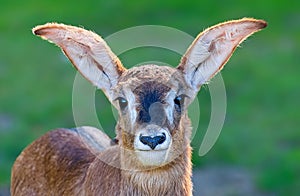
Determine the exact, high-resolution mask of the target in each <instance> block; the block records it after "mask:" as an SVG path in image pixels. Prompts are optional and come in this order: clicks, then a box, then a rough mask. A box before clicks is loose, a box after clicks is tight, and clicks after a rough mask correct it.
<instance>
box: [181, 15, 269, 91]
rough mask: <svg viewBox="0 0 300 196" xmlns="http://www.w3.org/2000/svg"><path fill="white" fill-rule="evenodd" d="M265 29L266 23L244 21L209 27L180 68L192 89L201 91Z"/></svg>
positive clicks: (193, 45) (192, 45)
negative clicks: (238, 49)
mask: <svg viewBox="0 0 300 196" xmlns="http://www.w3.org/2000/svg"><path fill="white" fill-rule="evenodd" d="M266 26H267V23H266V22H265V21H263V20H256V19H251V18H243V19H240V20H232V21H228V22H224V23H220V24H217V25H215V26H213V27H210V28H208V29H206V30H205V31H203V32H202V33H200V34H199V35H198V36H197V38H196V39H195V40H194V42H193V43H192V44H191V46H190V47H189V48H188V50H187V52H186V53H185V55H184V56H183V57H182V59H181V63H180V64H179V66H178V67H177V68H178V69H179V70H181V71H182V73H183V75H184V77H185V80H186V82H187V83H188V84H189V85H190V87H192V88H193V89H195V90H199V88H200V86H201V85H202V84H204V83H206V82H207V81H209V80H210V79H211V78H212V77H213V76H214V75H215V74H217V73H218V72H219V71H220V70H221V69H222V68H223V67H224V65H225V64H226V62H227V61H228V60H229V58H230V57H231V55H232V54H233V52H234V50H235V49H236V47H237V46H238V45H239V44H240V43H241V42H243V41H244V40H245V39H246V38H247V37H249V36H250V35H252V34H253V33H255V32H257V31H259V30H261V29H263V28H265V27H266Z"/></svg>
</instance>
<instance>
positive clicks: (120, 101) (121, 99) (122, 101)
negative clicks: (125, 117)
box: [117, 97, 128, 110]
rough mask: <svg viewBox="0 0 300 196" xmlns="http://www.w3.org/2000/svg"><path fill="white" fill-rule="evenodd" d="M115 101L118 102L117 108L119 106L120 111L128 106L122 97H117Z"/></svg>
mask: <svg viewBox="0 0 300 196" xmlns="http://www.w3.org/2000/svg"><path fill="white" fill-rule="evenodd" d="M117 100H118V102H119V106H120V108H121V110H124V109H125V108H126V107H127V105H128V102H127V100H126V99H124V98H123V97H118V98H117Z"/></svg>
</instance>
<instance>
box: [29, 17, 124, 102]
mask: <svg viewBox="0 0 300 196" xmlns="http://www.w3.org/2000/svg"><path fill="white" fill-rule="evenodd" d="M32 32H33V34H35V35H38V36H40V37H42V38H43V39H45V40H48V41H49V42H53V43H55V44H56V45H57V46H59V47H60V48H61V49H62V50H63V52H64V53H65V55H66V56H67V57H68V58H69V60H70V61H71V62H72V64H73V65H74V66H75V68H76V69H77V70H78V71H79V72H80V73H81V74H82V75H83V76H84V77H85V78H86V79H87V80H89V81H90V82H91V83H92V84H93V85H95V86H96V87H97V88H100V89H102V90H103V91H104V93H105V94H106V95H107V96H108V98H109V99H110V97H111V95H110V93H111V92H110V89H111V88H112V87H114V86H115V85H116V84H117V81H118V78H119V77H120V75H121V74H122V73H123V72H124V71H125V70H126V69H125V68H124V67H123V66H122V63H121V62H120V60H119V59H118V57H117V56H116V55H115V54H114V53H113V52H112V51H111V50H110V48H109V47H108V46H107V44H106V42H105V41H104V40H103V39H102V38H101V37H100V36H99V35H97V34H95V33H93V32H91V31H87V30H85V29H82V28H79V27H74V26H69V25H64V24H57V23H48V24H45V25H40V26H37V27H35V28H34V29H33V30H32Z"/></svg>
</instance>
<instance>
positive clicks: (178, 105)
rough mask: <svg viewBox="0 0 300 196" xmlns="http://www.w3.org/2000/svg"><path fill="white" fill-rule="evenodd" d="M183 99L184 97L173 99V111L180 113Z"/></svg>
mask: <svg viewBox="0 0 300 196" xmlns="http://www.w3.org/2000/svg"><path fill="white" fill-rule="evenodd" d="M185 97H186V96H185V95H179V96H177V97H175V99H174V104H175V109H176V110H177V111H178V112H180V111H181V108H182V107H183V104H184V99H185Z"/></svg>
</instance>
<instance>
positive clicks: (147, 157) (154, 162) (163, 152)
mask: <svg viewBox="0 0 300 196" xmlns="http://www.w3.org/2000/svg"><path fill="white" fill-rule="evenodd" d="M135 153H136V155H137V158H138V160H139V161H140V162H141V163H142V164H143V165H144V166H154V167H155V166H162V165H164V164H165V163H166V160H167V157H168V149H160V150H136V151H135Z"/></svg>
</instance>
